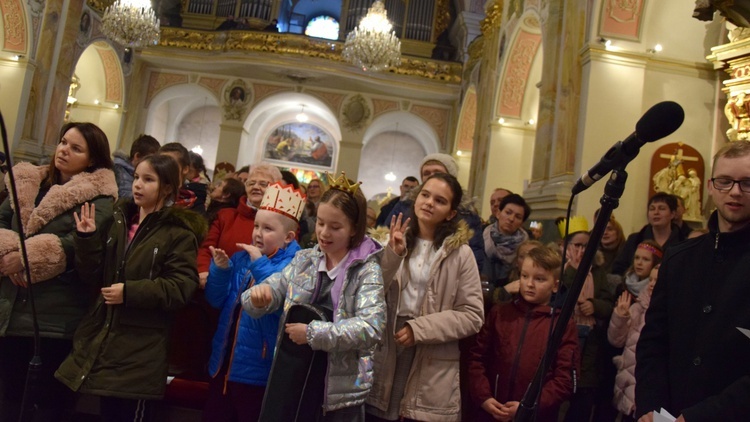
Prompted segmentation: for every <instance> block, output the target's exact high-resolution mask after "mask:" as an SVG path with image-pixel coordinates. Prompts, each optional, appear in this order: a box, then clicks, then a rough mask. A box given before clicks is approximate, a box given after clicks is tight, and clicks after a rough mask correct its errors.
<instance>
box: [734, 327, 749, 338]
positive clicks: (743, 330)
mask: <svg viewBox="0 0 750 422" xmlns="http://www.w3.org/2000/svg"><path fill="white" fill-rule="evenodd" d="M737 329H738V330H740V332H741V333H742V334H744V335H746V336H747V337H748V338H750V330H748V329H747V328H742V327H737Z"/></svg>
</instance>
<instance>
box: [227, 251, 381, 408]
mask: <svg viewBox="0 0 750 422" xmlns="http://www.w3.org/2000/svg"><path fill="white" fill-rule="evenodd" d="M382 251H383V247H382V246H381V245H380V244H379V243H377V242H376V241H374V240H372V239H370V238H369V237H365V240H364V241H363V242H362V243H361V244H360V245H359V246H358V247H356V248H354V249H352V250H350V252H349V254H350V258H351V260H350V261H349V262H350V264H349V266H348V267H346V268H344V269H342V270H345V271H346V277H345V279H344V283H343V286H342V288H341V295H340V296H339V299H338V307H337V309H336V311H335V312H334V315H333V322H321V321H314V322H312V323H310V324H309V325H308V327H307V341H308V343H309V344H310V347H312V348H313V350H324V351H326V352H328V376H327V379H326V387H325V388H326V394H325V399H324V402H323V407H324V409H325V410H326V411H332V410H338V409H343V408H345V407H351V406H357V405H361V404H363V403H364V402H365V399H366V398H367V395H368V394H369V392H370V388H371V387H372V379H373V375H372V355H373V350H374V347H375V346H376V345H377V344H378V342H379V341H380V338H381V335H382V334H383V330H384V329H385V299H384V295H383V275H382V272H381V270H380V264H379V261H380V254H381V253H382ZM323 255H324V254H323V252H322V251H321V250H320V249H319V248H318V246H315V248H313V249H305V250H301V251H299V252H297V254H296V255H295V256H294V259H293V260H292V262H290V263H289V265H287V266H286V268H284V270H283V271H281V272H279V273H276V274H274V275H272V276H270V277H268V278H267V279H266V283H267V284H268V285H270V286H271V290H272V292H273V299H272V301H271V304H270V305H268V306H267V307H266V308H256V307H254V306H253V304H252V303H251V302H250V292H251V291H252V289H250V290H247V291H246V292H245V293H243V294H242V306H243V308H244V309H245V311H246V312H247V313H248V314H250V315H251V316H253V317H255V318H257V317H260V316H262V315H265V314H267V313H269V312H273V311H275V310H276V309H278V308H279V306H281V305H282V303H283V304H284V313H286V311H288V310H289V308H290V307H291V306H292V305H294V304H295V303H312V301H313V299H314V297H315V296H316V293H317V291H318V290H319V284H320V279H321V277H320V275H319V274H318V267H319V264H320V260H321V259H322V258H323ZM254 288H257V286H254V287H253V289H254ZM284 318H285V316H282V318H281V320H282V321H284ZM279 335H286V334H284V331H283V330H279Z"/></svg>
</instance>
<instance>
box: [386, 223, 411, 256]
mask: <svg viewBox="0 0 750 422" xmlns="http://www.w3.org/2000/svg"><path fill="white" fill-rule="evenodd" d="M403 217H404V215H403V214H401V213H399V215H398V217H396V216H395V215H394V216H393V217H391V230H390V239H388V246H389V247H390V248H391V249H392V250H393V252H396V255H399V256H401V255H403V254H404V253H405V252H406V231H407V230H408V229H409V221H411V218H407V219H406V221H404V222H403V223H402V222H401V219H403Z"/></svg>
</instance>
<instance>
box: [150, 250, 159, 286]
mask: <svg viewBox="0 0 750 422" xmlns="http://www.w3.org/2000/svg"><path fill="white" fill-rule="evenodd" d="M158 253H159V245H156V246H154V256H152V257H151V269H150V270H149V272H148V279H149V280H153V279H154V265H156V254H158Z"/></svg>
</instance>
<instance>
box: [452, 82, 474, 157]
mask: <svg viewBox="0 0 750 422" xmlns="http://www.w3.org/2000/svg"><path fill="white" fill-rule="evenodd" d="M476 125H477V88H476V86H475V85H473V84H472V85H471V86H469V89H468V90H466V95H464V100H463V102H462V103H461V112H460V113H459V115H458V130H457V131H456V150H457V151H466V152H471V151H472V150H473V149H474V134H475V130H476Z"/></svg>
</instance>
